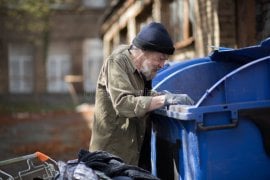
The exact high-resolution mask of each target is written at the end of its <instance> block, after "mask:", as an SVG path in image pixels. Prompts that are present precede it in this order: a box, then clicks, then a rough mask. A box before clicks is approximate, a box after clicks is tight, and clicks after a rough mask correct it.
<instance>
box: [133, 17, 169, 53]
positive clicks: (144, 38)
mask: <svg viewBox="0 0 270 180" xmlns="http://www.w3.org/2000/svg"><path fill="white" fill-rule="evenodd" d="M132 43H133V44H134V45H135V46H136V47H138V48H140V49H143V50H152V51H158V52H161V53H164V54H169V55H172V54H173V53H174V47H173V42H172V40H171V37H170V35H169V33H168V32H167V30H166V29H165V28H164V26H163V25H162V24H160V23H157V22H152V23H150V24H148V25H146V26H144V27H143V28H142V30H141V31H140V32H139V33H138V35H137V36H136V37H135V38H134V39H133V41H132Z"/></svg>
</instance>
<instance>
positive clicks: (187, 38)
mask: <svg viewBox="0 0 270 180" xmlns="http://www.w3.org/2000/svg"><path fill="white" fill-rule="evenodd" d="M193 6H194V0H174V1H173V2H172V3H171V4H170V11H171V17H170V19H171V22H172V27H173V28H172V36H173V38H174V42H176V44H175V47H176V48H182V47H185V46H187V45H189V44H191V43H192V42H193V40H194V38H193V24H194V13H193V9H194V7H193Z"/></svg>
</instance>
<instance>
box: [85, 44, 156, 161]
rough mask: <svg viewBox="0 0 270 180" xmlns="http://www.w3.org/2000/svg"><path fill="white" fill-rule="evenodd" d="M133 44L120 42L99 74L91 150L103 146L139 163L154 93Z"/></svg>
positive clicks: (103, 148)
mask: <svg viewBox="0 0 270 180" xmlns="http://www.w3.org/2000/svg"><path fill="white" fill-rule="evenodd" d="M128 48H129V46H124V45H123V46H120V47H119V48H117V49H116V50H115V51H114V52H113V53H112V54H111V56H109V57H108V58H107V59H106V61H105V62H104V64H103V66H102V69H101V72H100V74H99V78H98V82H97V89H96V99H95V115H94V120H93V125H92V137H91V143H90V151H97V150H103V151H107V152H110V153H112V154H114V155H117V156H119V157H121V158H122V159H123V160H124V161H125V163H128V164H133V165H137V164H138V159H139V152H140V149H141V146H142V142H143V138H144V133H145V124H146V121H145V120H146V118H147V111H148V109H149V106H150V103H151V100H152V97H151V96H143V94H144V91H145V83H144V80H143V77H142V76H141V74H140V73H139V72H138V71H137V70H136V67H135V65H134V63H133V60H132V57H131V54H130V53H129V51H128Z"/></svg>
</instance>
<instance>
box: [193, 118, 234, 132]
mask: <svg viewBox="0 0 270 180" xmlns="http://www.w3.org/2000/svg"><path fill="white" fill-rule="evenodd" d="M237 125H238V120H237V119H232V123H230V124H222V125H214V126H204V124H203V122H201V123H198V128H199V130H201V131H211V130H220V129H229V128H235V127H236V126H237Z"/></svg>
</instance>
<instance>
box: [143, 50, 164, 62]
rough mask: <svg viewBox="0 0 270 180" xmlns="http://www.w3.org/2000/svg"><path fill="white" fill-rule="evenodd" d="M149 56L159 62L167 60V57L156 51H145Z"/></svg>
mask: <svg viewBox="0 0 270 180" xmlns="http://www.w3.org/2000/svg"><path fill="white" fill-rule="evenodd" d="M145 52H146V53H147V54H148V55H149V56H152V57H155V58H156V59H159V60H168V58H169V55H168V54H164V53H161V52H157V51H145Z"/></svg>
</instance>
